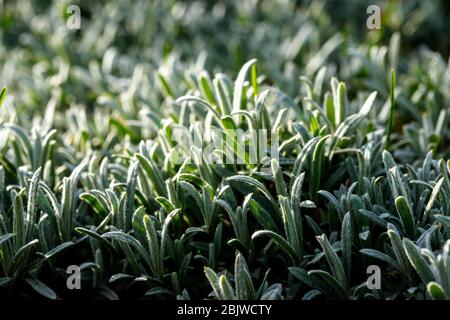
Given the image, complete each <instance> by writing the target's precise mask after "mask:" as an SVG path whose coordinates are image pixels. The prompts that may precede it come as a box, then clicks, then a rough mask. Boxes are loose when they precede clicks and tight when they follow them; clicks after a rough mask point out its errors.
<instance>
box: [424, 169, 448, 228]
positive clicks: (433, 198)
mask: <svg viewBox="0 0 450 320" xmlns="http://www.w3.org/2000/svg"><path fill="white" fill-rule="evenodd" d="M443 183H444V178H443V177H442V178H441V179H439V181H438V182H437V183H436V185H435V186H434V188H433V192H431V196H430V200H428V203H427V206H426V207H425V212H424V213H423V218H422V223H423V224H425V222H426V220H427V217H428V214H429V213H430V211H431V209H432V208H433V205H434V202H435V201H436V199H437V197H438V194H439V192H440V191H441V189H442V185H443Z"/></svg>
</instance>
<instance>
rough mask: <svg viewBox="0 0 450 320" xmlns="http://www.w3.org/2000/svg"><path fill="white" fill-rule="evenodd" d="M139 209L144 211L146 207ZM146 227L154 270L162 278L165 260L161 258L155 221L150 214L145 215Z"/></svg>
mask: <svg viewBox="0 0 450 320" xmlns="http://www.w3.org/2000/svg"><path fill="white" fill-rule="evenodd" d="M139 210H141V211H143V210H144V208H143V207H141V208H140V209H139ZM144 227H145V235H146V237H147V242H148V248H149V252H150V257H151V261H152V269H153V272H154V274H155V275H156V276H157V277H158V279H162V277H163V275H164V266H163V261H162V258H161V252H160V247H159V241H158V236H157V233H156V230H155V226H154V224H153V221H152V220H151V219H150V217H149V216H148V215H145V216H144Z"/></svg>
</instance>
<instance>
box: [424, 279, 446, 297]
mask: <svg viewBox="0 0 450 320" xmlns="http://www.w3.org/2000/svg"><path fill="white" fill-rule="evenodd" d="M427 292H428V294H429V295H430V297H431V299H433V300H447V297H446V296H445V292H444V289H442V287H441V285H440V284H439V283H437V282H434V281H431V282H429V283H428V284H427Z"/></svg>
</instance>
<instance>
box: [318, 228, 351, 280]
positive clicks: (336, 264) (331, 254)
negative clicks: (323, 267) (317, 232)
mask: <svg viewBox="0 0 450 320" xmlns="http://www.w3.org/2000/svg"><path fill="white" fill-rule="evenodd" d="M316 239H317V241H319V243H320V245H321V247H322V249H323V251H324V253H325V257H326V258H327V261H328V265H329V266H330V268H331V271H332V273H333V275H334V277H335V278H336V279H337V280H338V281H339V283H340V284H341V285H342V286H344V287H347V277H346V275H345V272H344V267H343V265H342V262H341V261H340V260H339V257H338V256H337V254H336V252H335V251H334V249H333V247H332V246H331V244H330V242H329V241H328V238H327V236H326V235H325V234H323V235H321V236H316Z"/></svg>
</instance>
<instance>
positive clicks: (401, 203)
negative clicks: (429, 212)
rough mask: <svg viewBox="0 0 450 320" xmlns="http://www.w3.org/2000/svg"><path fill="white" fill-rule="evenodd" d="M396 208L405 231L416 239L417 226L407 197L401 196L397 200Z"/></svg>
mask: <svg viewBox="0 0 450 320" xmlns="http://www.w3.org/2000/svg"><path fill="white" fill-rule="evenodd" d="M395 207H396V208H397V212H398V214H399V215H400V220H401V222H402V226H403V229H404V230H405V233H406V235H407V236H409V237H411V238H415V234H416V226H415V223H414V216H413V213H412V212H411V209H410V207H409V206H408V203H407V202H406V199H405V197H403V196H399V197H397V198H396V199H395Z"/></svg>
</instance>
